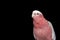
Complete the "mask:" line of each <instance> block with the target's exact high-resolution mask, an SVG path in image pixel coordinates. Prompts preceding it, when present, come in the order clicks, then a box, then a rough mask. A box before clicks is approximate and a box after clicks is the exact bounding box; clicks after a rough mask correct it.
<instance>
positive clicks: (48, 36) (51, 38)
mask: <svg viewBox="0 0 60 40" xmlns="http://www.w3.org/2000/svg"><path fill="white" fill-rule="evenodd" d="M32 18H33V25H34V28H33V35H34V38H35V39H36V40H55V33H54V30H53V28H52V24H51V23H50V22H49V21H48V20H46V19H45V18H44V16H43V14H42V13H41V12H40V11H38V10H34V11H33V12H32Z"/></svg>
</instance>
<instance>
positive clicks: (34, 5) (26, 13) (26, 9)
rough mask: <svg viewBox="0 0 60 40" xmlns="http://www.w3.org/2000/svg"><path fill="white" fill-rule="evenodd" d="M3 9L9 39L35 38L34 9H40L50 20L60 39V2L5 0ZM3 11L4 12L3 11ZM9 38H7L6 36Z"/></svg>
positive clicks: (48, 0)
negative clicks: (6, 0)
mask: <svg viewBox="0 0 60 40" xmlns="http://www.w3.org/2000/svg"><path fill="white" fill-rule="evenodd" d="M2 4H3V6H2V7H3V8H2V10H4V13H5V14H3V15H4V16H2V17H3V23H4V24H5V25H4V26H6V27H3V28H4V29H5V31H4V30H3V31H4V33H5V34H7V37H8V39H12V38H13V39H20V40H25V39H26V40H34V37H33V23H32V17H31V14H32V11H33V10H39V11H41V12H42V13H43V15H44V17H45V18H46V19H47V20H48V21H50V22H51V23H52V25H53V27H54V30H55V32H56V37H57V40H59V37H58V36H59V34H60V33H59V26H60V25H59V22H60V18H59V17H60V15H59V13H60V12H59V2H57V1H55V0H54V1H51V0H25V1H24V0H22V1H8V2H4V3H2ZM2 13H3V12H2ZM5 39H7V38H5Z"/></svg>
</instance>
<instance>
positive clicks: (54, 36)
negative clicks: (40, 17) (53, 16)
mask: <svg viewBox="0 0 60 40" xmlns="http://www.w3.org/2000/svg"><path fill="white" fill-rule="evenodd" d="M48 24H49V26H50V27H51V29H52V40H56V34H55V31H54V29H53V25H52V24H51V22H49V21H48Z"/></svg>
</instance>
